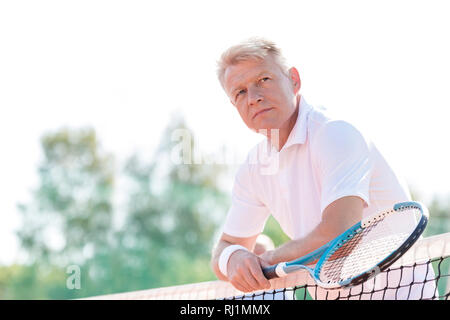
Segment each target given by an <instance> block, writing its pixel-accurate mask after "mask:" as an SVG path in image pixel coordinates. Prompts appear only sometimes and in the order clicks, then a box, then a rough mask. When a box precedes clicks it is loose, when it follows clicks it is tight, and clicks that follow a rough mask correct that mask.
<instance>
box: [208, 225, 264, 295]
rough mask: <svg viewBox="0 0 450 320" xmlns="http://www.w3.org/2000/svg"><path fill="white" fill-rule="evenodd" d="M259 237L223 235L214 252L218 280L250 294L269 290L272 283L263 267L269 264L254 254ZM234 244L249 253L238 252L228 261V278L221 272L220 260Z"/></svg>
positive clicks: (213, 258) (215, 271) (214, 267)
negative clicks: (228, 247)
mask: <svg viewBox="0 0 450 320" xmlns="http://www.w3.org/2000/svg"><path fill="white" fill-rule="evenodd" d="M257 237H258V235H255V236H253V237H249V238H238V237H233V236H230V235H228V234H225V233H223V234H222V236H221V238H220V240H219V242H218V244H217V246H216V248H215V249H214V251H213V254H212V259H211V267H212V269H213V271H214V273H215V274H216V275H217V278H219V279H220V280H224V281H229V282H230V283H231V284H232V285H233V286H234V287H235V288H236V289H238V290H240V291H243V292H250V291H254V290H259V289H269V288H270V282H269V281H268V280H267V279H266V278H265V277H264V275H263V273H262V270H261V267H262V266H267V265H268V264H267V263H265V262H264V261H262V260H261V259H260V258H259V257H258V256H257V255H255V254H254V253H252V252H251V251H253V249H254V246H255V242H256V239H257ZM232 244H239V245H241V246H244V247H246V248H247V249H248V250H249V251H244V250H237V251H235V252H234V253H233V254H232V255H231V256H230V259H229V260H228V267H227V272H228V277H226V276H225V275H223V274H222V273H221V272H220V270H219V263H218V262H219V258H220V254H221V253H222V250H223V249H225V248H226V247H227V246H229V245H232Z"/></svg>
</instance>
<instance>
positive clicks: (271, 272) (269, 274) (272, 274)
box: [262, 264, 278, 280]
mask: <svg viewBox="0 0 450 320" xmlns="http://www.w3.org/2000/svg"><path fill="white" fill-rule="evenodd" d="M277 266H278V265H277V264H276V265H274V266H270V267H267V268H263V269H262V271H263V274H264V276H265V277H266V279H269V280H270V279H274V278H278V275H277V273H276V271H275V270H276V268H277Z"/></svg>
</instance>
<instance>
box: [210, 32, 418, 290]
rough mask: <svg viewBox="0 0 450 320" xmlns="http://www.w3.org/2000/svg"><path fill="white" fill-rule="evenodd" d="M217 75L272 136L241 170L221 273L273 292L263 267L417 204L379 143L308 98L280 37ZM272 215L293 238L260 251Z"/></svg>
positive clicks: (241, 52)
mask: <svg viewBox="0 0 450 320" xmlns="http://www.w3.org/2000/svg"><path fill="white" fill-rule="evenodd" d="M218 76H219V80H220V83H221V84H222V87H223V89H224V90H225V92H226V94H227V95H228V97H229V98H230V101H231V103H232V104H233V105H234V106H235V107H236V109H237V111H238V112H239V114H240V116H241V118H242V120H243V121H244V123H245V124H246V125H247V127H249V128H250V129H251V130H254V131H256V132H259V133H262V134H264V135H265V136H266V137H267V139H265V140H264V141H263V142H261V143H260V144H258V145H257V146H256V147H255V148H254V149H252V150H251V151H250V153H249V155H248V158H247V160H246V161H245V162H244V163H243V164H242V165H241V167H240V169H239V170H238V172H237V175H236V178H235V183H234V187H233V192H232V205H231V208H230V210H229V212H228V215H227V219H226V222H225V225H224V227H223V234H222V236H221V238H220V240H219V243H218V244H217V246H216V248H215V250H214V252H213V257H212V261H211V264H212V268H213V270H214V272H215V273H216V275H217V277H218V278H219V279H222V280H226V281H229V282H231V284H232V285H233V286H234V287H235V288H237V289H238V290H241V291H244V292H249V291H254V290H260V289H268V288H269V287H270V283H269V281H268V280H267V279H266V278H265V277H264V275H263V273H262V271H261V268H262V267H264V266H268V265H272V264H275V263H277V262H281V261H289V260H293V259H295V258H298V257H300V256H303V255H305V254H307V253H309V252H311V251H313V250H315V249H317V248H319V247H320V246H322V245H324V244H325V243H327V242H328V241H330V240H331V239H333V238H334V237H336V236H338V235H339V234H341V233H342V232H343V231H345V230H346V229H348V228H349V227H350V226H352V225H353V224H355V223H356V222H357V221H359V220H361V218H362V217H364V216H367V215H370V214H373V213H375V212H377V211H380V210H382V209H385V208H387V207H392V205H393V204H394V203H396V202H400V201H408V200H410V194H409V191H408V189H407V187H406V186H405V185H404V184H402V183H401V181H400V179H399V178H398V176H397V175H396V173H395V172H394V171H393V170H392V169H391V167H390V166H389V165H388V163H387V162H386V161H385V159H384V158H383V157H382V155H381V154H380V152H379V151H378V150H377V149H376V147H375V146H374V145H373V143H371V142H370V141H369V140H368V139H367V138H366V137H365V136H364V135H363V134H362V133H361V132H360V131H359V130H358V129H356V128H355V127H354V126H352V125H351V124H349V123H348V122H346V121H342V120H334V119H331V118H330V117H329V116H327V114H326V113H325V112H324V111H323V110H320V109H317V108H314V107H312V106H310V105H309V104H308V103H307V102H306V101H305V99H304V98H303V96H302V95H301V94H300V88H301V80H300V76H299V72H298V71H297V69H296V68H294V67H292V68H287V67H286V65H285V61H284V59H283V57H282V55H281V53H280V50H279V49H278V48H277V47H276V46H275V44H274V43H272V42H270V41H267V40H264V39H259V38H253V39H249V40H247V41H245V42H243V43H240V44H238V45H236V46H233V47H231V48H229V49H228V50H227V51H226V52H224V53H223V55H222V57H221V59H220V61H219V70H218ZM262 159H265V160H264V161H262ZM270 214H272V215H273V216H274V217H275V219H277V221H278V222H279V223H280V225H281V227H282V229H283V231H284V232H285V233H286V234H287V235H288V236H289V237H290V238H291V239H292V240H290V241H289V242H287V243H285V244H283V245H282V246H280V247H278V248H276V249H274V250H269V251H266V252H264V253H263V254H262V255H259V256H258V255H256V254H255V253H254V252H252V251H253V250H254V245H255V241H256V239H257V237H258V235H259V234H260V233H261V232H262V230H263V228H264V224H265V221H266V219H267V218H268V216H269V215H270Z"/></svg>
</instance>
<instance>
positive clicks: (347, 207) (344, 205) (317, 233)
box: [261, 196, 364, 265]
mask: <svg viewBox="0 0 450 320" xmlns="http://www.w3.org/2000/svg"><path fill="white" fill-rule="evenodd" d="M363 208H364V201H363V200H362V199H361V198H359V197H356V196H349V197H344V198H340V199H338V200H336V201H334V202H332V203H331V204H330V205H329V206H328V207H326V208H325V210H324V212H323V215H322V221H321V222H320V223H319V224H318V225H317V227H316V228H315V229H313V230H312V231H311V232H310V233H309V234H308V235H307V236H305V237H304V238H300V239H296V240H291V241H289V242H286V243H285V244H283V245H282V246H280V247H279V248H277V249H275V250H271V251H267V252H266V253H264V254H263V255H262V256H261V258H262V259H264V260H265V261H267V262H268V263H269V264H270V265H273V264H276V263H279V262H284V261H291V260H294V259H297V258H299V257H302V256H304V255H306V254H308V253H310V252H312V251H314V250H316V249H318V248H320V247H321V246H323V245H324V244H326V243H328V242H329V241H331V240H333V239H334V238H336V237H337V236H338V235H340V234H341V233H343V232H344V231H346V230H347V229H348V228H350V227H351V226H353V225H354V224H355V223H357V222H358V221H360V220H361V219H362V211H363Z"/></svg>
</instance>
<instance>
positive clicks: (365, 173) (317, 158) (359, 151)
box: [312, 120, 373, 212]
mask: <svg viewBox="0 0 450 320" xmlns="http://www.w3.org/2000/svg"><path fill="white" fill-rule="evenodd" d="M312 147H313V150H314V152H313V155H314V157H313V161H314V163H315V167H316V170H317V174H318V176H319V180H320V182H321V183H320V184H321V196H320V210H321V212H323V211H324V210H325V208H326V207H327V206H328V205H329V204H331V203H332V202H334V201H335V200H337V199H339V198H342V197H346V196H357V197H360V198H361V199H363V200H364V202H365V206H366V207H367V206H369V205H370V199H369V187H370V179H371V174H372V168H373V160H372V157H371V147H370V143H369V142H368V141H366V139H365V138H364V137H363V135H362V134H361V133H360V132H359V131H358V130H357V129H356V128H355V127H353V126H352V125H351V124H349V123H347V122H345V121H340V120H339V121H330V122H327V123H326V124H324V126H323V127H322V128H321V129H320V130H319V132H318V133H317V136H316V137H315V139H314V140H313V141H312Z"/></svg>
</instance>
